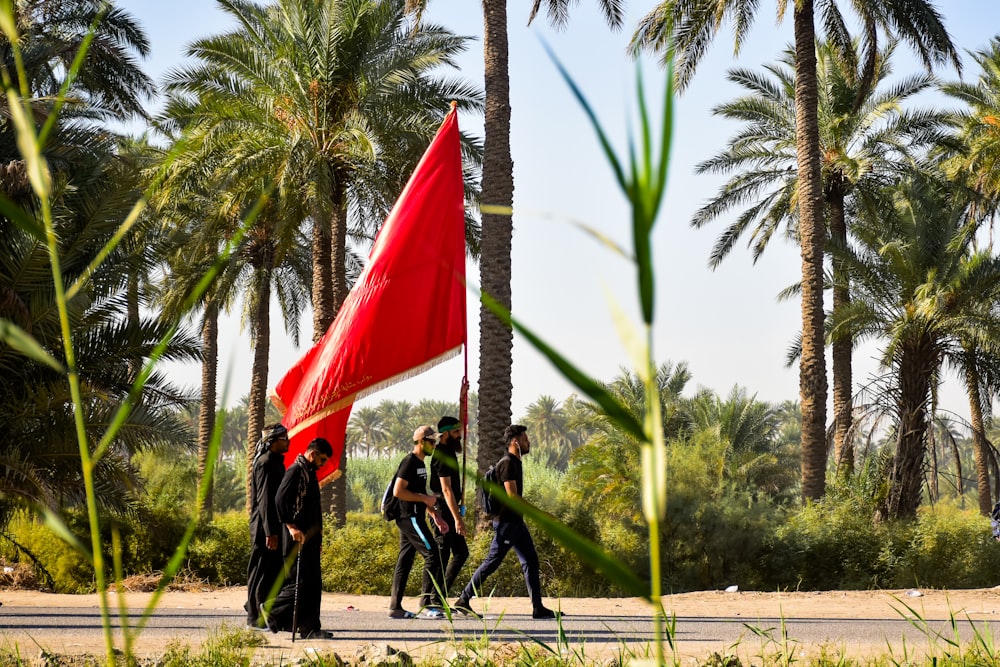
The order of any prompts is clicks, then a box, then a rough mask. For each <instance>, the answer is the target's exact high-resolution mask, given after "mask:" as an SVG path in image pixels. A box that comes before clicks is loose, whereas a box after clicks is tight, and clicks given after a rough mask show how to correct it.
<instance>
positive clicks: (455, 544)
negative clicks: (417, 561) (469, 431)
mask: <svg viewBox="0 0 1000 667" xmlns="http://www.w3.org/2000/svg"><path fill="white" fill-rule="evenodd" d="M438 434H439V435H438V443H437V447H435V448H434V454H433V457H432V460H431V481H430V487H431V493H432V494H434V495H436V496H439V497H441V498H442V499H444V503H443V504H442V507H441V518H442V519H443V520H444V521H445V523H447V524H448V530H447V531H445V532H442V531H441V530H439V529H438V527H437V524H435V525H434V540H435V541H436V542H437V546H438V550H439V551H440V554H441V572H442V575H441V576H443V577H444V589H443V590H442V594H443V595H448V591H449V590H452V587H453V586H454V585H455V579H456V578H457V577H458V573H459V572H460V571H461V569H462V566H463V565H465V561H467V560H468V559H469V545H468V544H467V543H466V541H465V522H464V521H463V519H462V517H464V516H465V512H464V511H463V510H464V507H463V505H464V504H465V498H464V496H463V488H462V478H461V473H460V468H459V467H458V455H459V454H461V453H462V424H461V423H460V422H459V421H458V420H457V419H455V418H454V417H442V418H441V420H440V421H439V422H438ZM424 587H425V588H426V587H427V582H425V583H424Z"/></svg>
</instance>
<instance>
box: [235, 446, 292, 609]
mask: <svg viewBox="0 0 1000 667" xmlns="http://www.w3.org/2000/svg"><path fill="white" fill-rule="evenodd" d="M284 476H285V457H284V455H282V454H277V453H275V452H272V451H270V450H268V451H266V452H264V453H263V454H261V455H260V456H258V457H257V458H256V459H255V460H254V462H253V476H252V477H251V479H250V494H251V495H250V498H251V502H252V503H253V504H252V506H251V510H250V564H249V565H248V567H247V603H246V605H245V609H246V611H247V625H258V623H259V621H258V615H259V612H260V605H261V603H262V602H265V601H266V600H267V599H268V597H269V596H270V595H271V589H272V588H273V587H274V583H275V582H276V581H277V580H278V576H279V575H280V574H281V565H282V563H283V562H284V559H283V558H282V557H281V549H280V548H278V549H274V550H271V549H268V548H267V537H268V535H277V536H278V537H279V540H280V537H281V535H282V534H284V533H285V532H287V531H286V530H285V526H284V525H283V524H282V523H281V520H280V519H279V518H278V508H277V505H276V504H275V497H276V496H277V493H278V488H279V487H280V486H281V480H282V479H283V478H284ZM278 544H279V547H280V544H281V542H280V541H279V543H278Z"/></svg>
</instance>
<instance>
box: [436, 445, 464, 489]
mask: <svg viewBox="0 0 1000 667" xmlns="http://www.w3.org/2000/svg"><path fill="white" fill-rule="evenodd" d="M431 472H432V473H433V474H432V475H431V493H433V494H435V495H439V496H442V497H444V493H443V490H442V488H441V478H442V477H447V478H448V481H449V482H451V491H452V493H454V494H455V498H459V499H460V498H461V497H462V489H461V486H462V480H461V475H462V473H461V472H459V469H458V443H451V442H448V443H440V444H439V445H438V446H437V447H435V448H434V458H432V459H431Z"/></svg>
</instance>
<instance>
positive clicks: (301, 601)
mask: <svg viewBox="0 0 1000 667" xmlns="http://www.w3.org/2000/svg"><path fill="white" fill-rule="evenodd" d="M286 541H287V542H289V543H291V544H290V546H289V547H288V548H287V553H286V554H285V559H286V562H289V561H290V564H289V568H288V575H287V577H286V578H285V583H284V584H282V586H281V590H280V591H279V592H278V597H277V598H275V600H274V604H273V605H272V606H271V627H272V629H276V630H291V629H292V620H293V617H294V615H295V607H296V606H298V608H299V617H298V628H297V629H298V630H299V631H301V632H302V634H306V633H308V632H310V631H312V630H319V629H320V628H322V627H323V626H322V623H320V619H319V608H320V603H321V602H322V597H323V573H322V571H321V568H320V562H319V556H320V540H319V539H312V540H307V541H306V543H305V544H304V545H303V547H302V555H301V560H300V559H299V558H296V557H295V551H294V543H292V542H291V540H286ZM296 582H297V584H296Z"/></svg>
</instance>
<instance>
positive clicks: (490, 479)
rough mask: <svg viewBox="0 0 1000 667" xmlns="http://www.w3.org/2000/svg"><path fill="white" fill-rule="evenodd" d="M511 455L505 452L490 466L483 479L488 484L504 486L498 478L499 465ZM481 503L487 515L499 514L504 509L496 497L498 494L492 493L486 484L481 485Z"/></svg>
mask: <svg viewBox="0 0 1000 667" xmlns="http://www.w3.org/2000/svg"><path fill="white" fill-rule="evenodd" d="M508 456H509V455H508V454H504V455H503V456H502V457H500V460H499V461H497V462H496V463H494V464H493V465H491V466H490V467H489V470H487V471H486V474H485V475H483V480H484V481H485V482H487V483H488V484H494V485H496V486H502V485H501V484H500V481H499V480H497V466H498V465H500V461H503V460H504V459H505V458H507V457H508ZM479 505H480V506H481V507H482V508H483V513H484V514H485V515H486V516H497V515H498V514H500V512H501V510H503V505H502V504H501V503H500V501H499V500H497V499H496V495H495V494H493V493H491V492H490V491H489V489H488V488H487V487H486V486H484V485H482V484H481V485H480V486H479Z"/></svg>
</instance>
